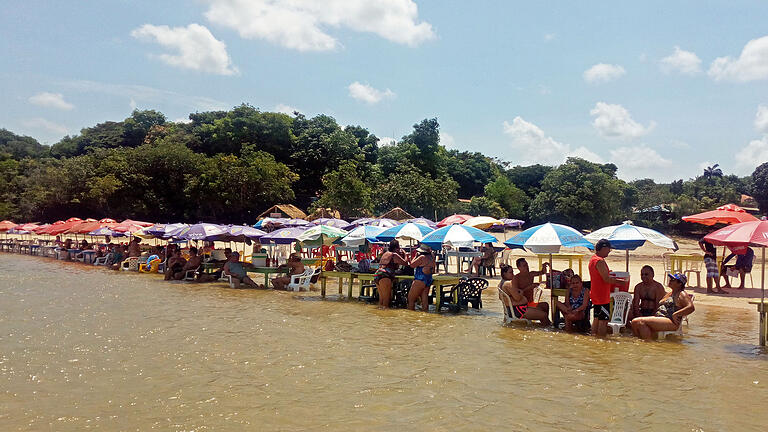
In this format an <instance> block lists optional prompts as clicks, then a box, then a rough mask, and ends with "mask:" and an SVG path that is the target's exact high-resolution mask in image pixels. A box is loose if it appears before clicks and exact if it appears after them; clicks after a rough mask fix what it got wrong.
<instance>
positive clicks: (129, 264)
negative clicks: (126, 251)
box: [120, 257, 139, 271]
mask: <svg viewBox="0 0 768 432" xmlns="http://www.w3.org/2000/svg"><path fill="white" fill-rule="evenodd" d="M120 270H123V271H139V257H129V258H126V259H125V260H124V261H123V262H122V263H120Z"/></svg>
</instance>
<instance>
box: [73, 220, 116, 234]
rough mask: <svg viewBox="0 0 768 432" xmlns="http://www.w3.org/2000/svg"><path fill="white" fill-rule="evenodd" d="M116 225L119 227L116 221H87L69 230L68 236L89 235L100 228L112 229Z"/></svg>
mask: <svg viewBox="0 0 768 432" xmlns="http://www.w3.org/2000/svg"><path fill="white" fill-rule="evenodd" d="M115 225H117V222H116V221H115V220H114V219H109V218H105V219H101V220H98V221H97V220H96V219H86V220H84V221H81V222H78V223H77V224H76V225H74V226H72V228H70V229H69V230H67V234H87V233H89V232H91V231H95V230H97V229H99V228H104V227H107V228H112V227H113V226H115Z"/></svg>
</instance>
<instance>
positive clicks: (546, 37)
mask: <svg viewBox="0 0 768 432" xmlns="http://www.w3.org/2000/svg"><path fill="white" fill-rule="evenodd" d="M556 37H557V34H555V33H547V34H545V35H544V41H545V42H549V41H553V40H555V38H556Z"/></svg>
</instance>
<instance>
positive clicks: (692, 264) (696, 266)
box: [683, 259, 704, 287]
mask: <svg viewBox="0 0 768 432" xmlns="http://www.w3.org/2000/svg"><path fill="white" fill-rule="evenodd" d="M685 263H686V267H685V270H683V274H685V276H686V277H687V278H688V280H690V279H691V277H690V276H689V273H696V286H697V287H700V286H701V267H702V265H703V264H704V261H703V259H702V261H686V262H685Z"/></svg>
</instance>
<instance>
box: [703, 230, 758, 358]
mask: <svg viewBox="0 0 768 432" xmlns="http://www.w3.org/2000/svg"><path fill="white" fill-rule="evenodd" d="M704 240H706V241H708V242H710V243H712V244H714V245H718V246H728V247H732V248H737V247H746V246H757V247H760V248H762V250H763V256H762V261H763V264H762V271H761V278H760V279H761V280H760V298H761V302H762V303H765V248H766V247H768V221H765V220H757V221H752V222H742V223H738V224H734V225H730V226H727V227H725V228H720V229H719V230H717V231H714V232H711V233H709V234H707V235H706V236H704ZM760 318H761V322H760V330H761V337H760V344H761V345H764V344H765V335H764V334H762V330H763V329H764V328H765V323H764V322H762V318H763V315H760Z"/></svg>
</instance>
